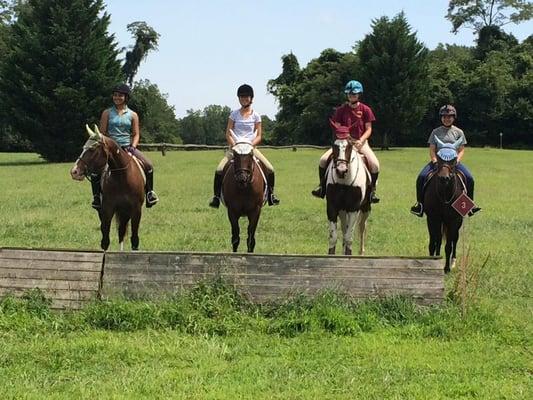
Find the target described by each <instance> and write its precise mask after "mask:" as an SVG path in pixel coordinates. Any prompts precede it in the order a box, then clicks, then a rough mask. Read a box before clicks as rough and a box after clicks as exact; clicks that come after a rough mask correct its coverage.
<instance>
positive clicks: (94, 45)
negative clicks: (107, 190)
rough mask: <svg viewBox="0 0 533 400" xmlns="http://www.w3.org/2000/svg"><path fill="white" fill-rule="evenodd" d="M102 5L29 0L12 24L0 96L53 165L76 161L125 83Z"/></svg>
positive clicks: (90, 0)
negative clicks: (92, 126) (91, 126)
mask: <svg viewBox="0 0 533 400" xmlns="http://www.w3.org/2000/svg"><path fill="white" fill-rule="evenodd" d="M108 25H109V15H108V14H107V13H105V12H104V6H103V1H102V0H28V2H27V3H26V7H24V8H23V9H21V12H20V14H19V15H18V18H17V20H16V22H15V23H14V24H13V26H12V33H11V35H10V38H9V47H10V52H9V54H8V55H7V58H6V60H5V62H4V63H2V65H1V67H0V68H1V75H2V76H3V77H4V79H2V80H1V81H0V91H1V92H2V96H3V103H4V105H3V106H5V107H7V108H8V109H9V110H10V113H9V123H10V125H11V126H12V127H13V129H14V130H15V131H17V132H19V133H20V134H22V135H23V136H24V137H27V138H28V139H29V140H30V141H31V142H32V145H33V147H34V149H35V151H36V152H38V153H39V154H40V155H41V156H42V157H43V158H45V159H46V160H49V161H54V162H59V161H67V160H72V159H74V158H75V157H76V156H77V155H78V154H79V152H80V147H81V145H82V144H83V142H84V140H85V135H86V133H85V132H84V131H85V129H84V125H85V124H86V123H88V122H90V123H93V122H96V121H97V120H98V118H99V115H100V113H101V111H102V109H103V107H104V106H105V105H106V104H107V103H108V102H109V98H110V92H111V88H112V87H113V86H114V84H116V83H117V82H119V81H121V80H122V79H123V76H122V74H121V70H120V63H119V62H118V61H117V55H118V51H117V48H116V44H115V42H114V37H113V36H112V35H109V34H108V33H107V28H108Z"/></svg>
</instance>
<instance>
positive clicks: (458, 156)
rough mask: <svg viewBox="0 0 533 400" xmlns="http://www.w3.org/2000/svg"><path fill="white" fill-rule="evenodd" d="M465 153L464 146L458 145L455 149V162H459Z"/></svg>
mask: <svg viewBox="0 0 533 400" xmlns="http://www.w3.org/2000/svg"><path fill="white" fill-rule="evenodd" d="M464 154H465V146H460V147H459V150H457V162H460V161H461V159H462V158H463V156H464Z"/></svg>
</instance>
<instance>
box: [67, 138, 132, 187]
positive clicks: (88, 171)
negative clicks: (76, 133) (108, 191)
mask: <svg viewBox="0 0 533 400" xmlns="http://www.w3.org/2000/svg"><path fill="white" fill-rule="evenodd" d="M98 147H102V149H103V151H104V153H105V156H106V160H105V163H103V166H102V168H101V169H100V170H95V169H92V168H91V167H90V165H89V163H88V162H87V161H85V160H84V159H83V156H84V154H85V153H86V151H87V150H90V149H96V148H98ZM118 153H120V148H118V149H117V154H118ZM109 155H110V151H109V148H108V147H107V146H106V144H105V142H103V141H102V142H99V141H97V142H96V143H95V144H93V145H92V146H88V147H85V146H84V149H83V152H82V153H81V155H80V156H79V157H78V159H77V160H76V164H78V163H82V164H84V165H85V173H84V176H85V178H86V179H87V180H89V181H90V180H92V179H91V176H92V175H95V173H97V174H98V175H99V174H101V173H103V171H104V170H106V166H107V172H108V173H109V174H110V175H111V174H112V173H113V172H120V171H124V170H126V169H127V168H128V167H129V164H130V162H131V157H130V158H129V159H128V163H127V164H126V165H125V166H124V167H120V168H111V167H110V166H109Z"/></svg>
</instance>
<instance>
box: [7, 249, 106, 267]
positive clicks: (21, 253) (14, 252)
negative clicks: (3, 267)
mask: <svg viewBox="0 0 533 400" xmlns="http://www.w3.org/2000/svg"><path fill="white" fill-rule="evenodd" d="M102 256H103V252H88V251H75V250H38V249H15V248H0V260H1V259H23V260H31V261H37V260H40V261H61V262H75V263H94V262H100V264H101V262H102Z"/></svg>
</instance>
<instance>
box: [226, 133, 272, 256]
mask: <svg viewBox="0 0 533 400" xmlns="http://www.w3.org/2000/svg"><path fill="white" fill-rule="evenodd" d="M253 149H254V148H253V146H252V145H251V144H250V143H247V142H241V143H236V144H235V145H234V146H233V147H232V149H231V151H232V152H233V160H232V161H231V162H229V163H228V164H227V165H226V168H225V171H224V180H223V182H222V200H223V202H224V204H225V205H226V207H227V209H228V218H229V220H230V223H231V244H232V246H233V251H234V252H236V251H237V248H238V247H239V243H240V236H239V234H240V228H239V218H240V217H244V216H246V217H248V238H247V240H246V244H247V246H248V252H249V253H253V251H254V248H255V231H256V229H257V224H258V222H259V216H260V215H261V208H262V207H263V204H264V203H265V189H266V187H265V185H266V183H265V179H264V175H263V172H262V170H261V166H260V163H259V162H258V161H256V160H255V159H254V156H253Z"/></svg>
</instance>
